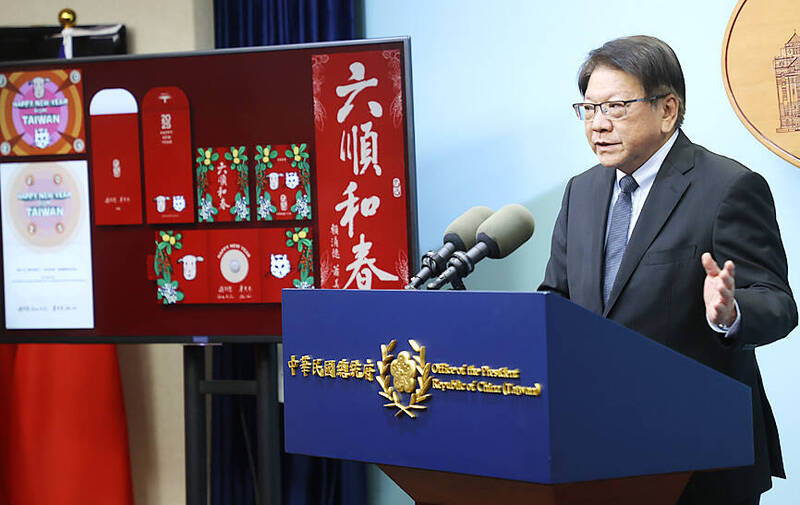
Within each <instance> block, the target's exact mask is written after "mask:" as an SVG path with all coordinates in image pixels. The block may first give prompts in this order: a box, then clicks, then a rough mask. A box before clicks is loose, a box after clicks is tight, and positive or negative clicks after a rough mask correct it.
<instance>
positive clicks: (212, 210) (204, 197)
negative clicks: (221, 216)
mask: <svg viewBox="0 0 800 505" xmlns="http://www.w3.org/2000/svg"><path fill="white" fill-rule="evenodd" d="M197 154H198V155H199V156H197V158H195V159H194V161H195V162H197V169H196V172H197V175H196V177H197V204H198V207H197V218H198V219H199V221H200V222H201V223H211V222H213V221H214V216H216V215H217V214H218V213H219V210H218V209H217V208H216V207H214V202H213V200H212V198H211V194H210V193H208V187H209V180H208V173H209V172H213V171H214V163H215V162H216V161H217V160H218V159H219V154H218V153H216V152H214V150H213V149H212V148H210V147H199V148H197Z"/></svg>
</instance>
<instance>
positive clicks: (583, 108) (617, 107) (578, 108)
mask: <svg viewBox="0 0 800 505" xmlns="http://www.w3.org/2000/svg"><path fill="white" fill-rule="evenodd" d="M667 95H669V93H665V94H663V95H657V96H648V97H644V98H635V99H633V100H612V101H609V102H601V103H589V102H583V103H573V104H572V108H573V109H575V114H577V116H578V119H580V120H581V121H591V120H592V119H594V115H595V112H597V108H598V107H600V111H601V112H602V113H603V115H604V116H605V117H607V118H608V119H622V118H624V117H625V116H626V115H628V105H630V104H632V103H636V102H654V101H656V100H659V99H661V98H664V97H665V96H667Z"/></svg>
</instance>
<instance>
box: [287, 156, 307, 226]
mask: <svg viewBox="0 0 800 505" xmlns="http://www.w3.org/2000/svg"><path fill="white" fill-rule="evenodd" d="M307 147H308V146H307V145H306V144H300V145H299V146H298V145H297V144H292V146H291V148H290V149H287V150H286V158H287V159H288V160H289V161H290V164H291V166H292V168H297V169H298V170H299V172H300V185H301V186H302V189H300V190H298V191H297V193H296V194H295V203H294V205H292V212H294V213H295V219H311V165H310V164H309V163H308V159H309V154H308V153H307V152H306V148H307Z"/></svg>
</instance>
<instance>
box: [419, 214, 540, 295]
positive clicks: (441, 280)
mask: <svg viewBox="0 0 800 505" xmlns="http://www.w3.org/2000/svg"><path fill="white" fill-rule="evenodd" d="M534 228H535V223H534V221H533V216H532V215H531V213H530V212H528V209H526V208H525V207H523V206H522V205H519V204H516V203H512V204H509V205H506V206H505V207H503V208H501V209H500V210H498V211H497V212H495V213H494V214H493V215H491V216H490V217H489V218H488V219H486V221H484V222H483V223H481V224H480V226H478V229H477V230H476V232H475V239H476V244H475V246H473V247H471V248H470V249H469V250H468V251H467V252H462V251H456V252H454V253H453V256H452V257H451V258H450V260H449V261H448V262H447V269H446V270H445V271H444V272H443V273H442V274H441V275H439V277H437V278H436V279H435V280H434V281H432V282H431V283H429V284H428V289H439V288H441V287H442V286H444V285H445V284H447V283H448V282H452V283H453V286H454V287H455V288H456V289H463V284H462V283H461V279H462V278H464V277H466V276H467V275H469V274H470V273H472V271H473V270H474V269H475V263H477V262H479V261H480V260H482V259H483V258H485V257H487V256H488V257H490V258H505V257H506V256H508V255H509V254H511V253H512V252H514V251H515V250H516V249H517V248H518V247H519V246H521V245H522V244H524V243H525V242H526V241H527V240H528V239H529V238H531V235H533V230H534Z"/></svg>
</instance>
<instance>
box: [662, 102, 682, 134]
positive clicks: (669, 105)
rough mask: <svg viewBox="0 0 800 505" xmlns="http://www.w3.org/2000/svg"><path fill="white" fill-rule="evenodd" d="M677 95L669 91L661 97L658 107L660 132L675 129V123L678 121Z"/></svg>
mask: <svg viewBox="0 0 800 505" xmlns="http://www.w3.org/2000/svg"><path fill="white" fill-rule="evenodd" d="M679 105H680V102H678V97H677V96H675V94H674V93H670V94H669V95H667V96H665V97H664V98H663V99H661V106H660V107H659V108H658V111H659V113H660V119H661V132H662V133H670V132H671V131H672V130H673V129H675V124H676V123H677V121H678V107H679Z"/></svg>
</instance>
